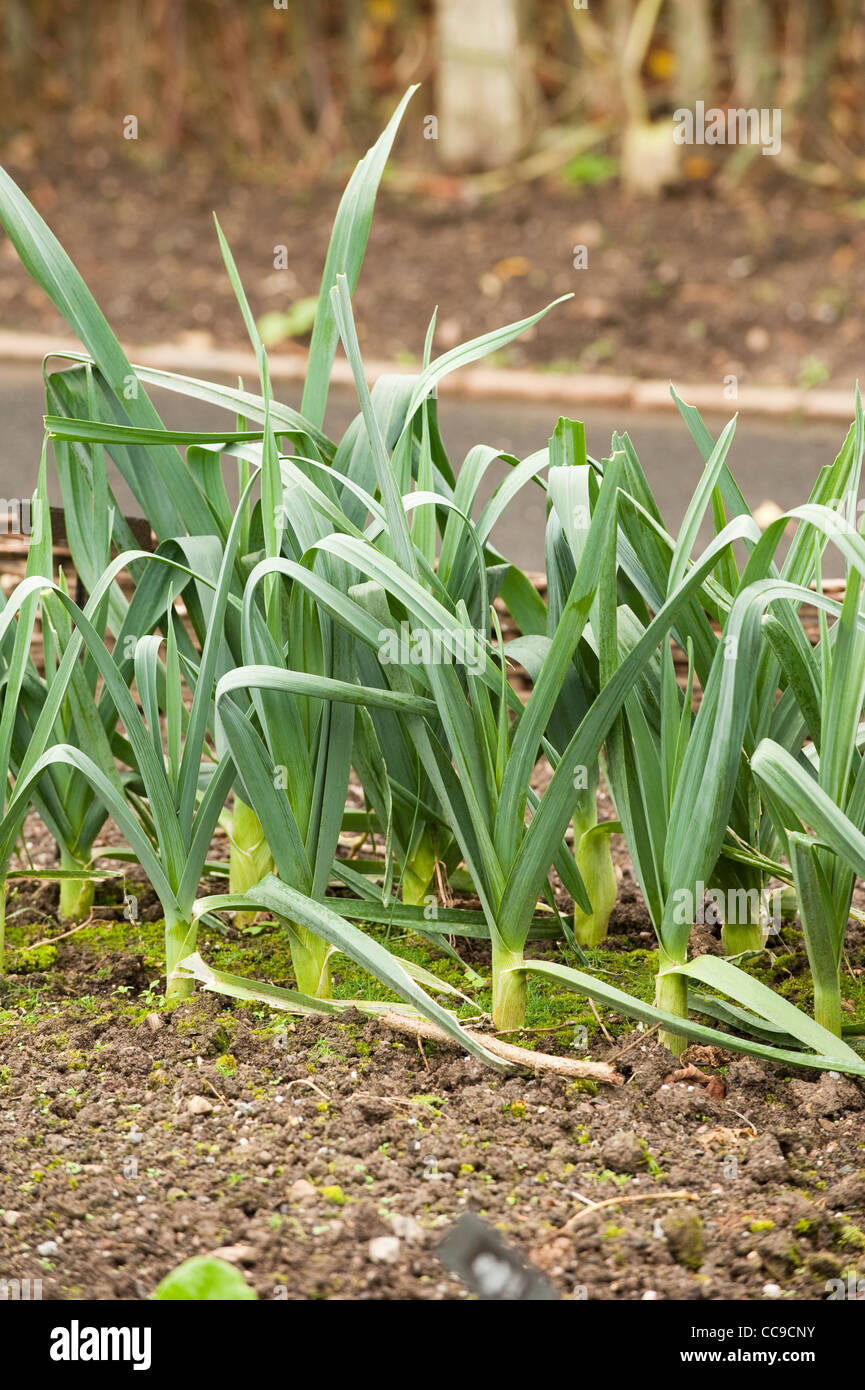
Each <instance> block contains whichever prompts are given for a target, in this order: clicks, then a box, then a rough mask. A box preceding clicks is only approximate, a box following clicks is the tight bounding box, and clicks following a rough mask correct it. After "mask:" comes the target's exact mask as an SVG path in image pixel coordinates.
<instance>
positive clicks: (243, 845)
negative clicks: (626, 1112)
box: [228, 795, 273, 927]
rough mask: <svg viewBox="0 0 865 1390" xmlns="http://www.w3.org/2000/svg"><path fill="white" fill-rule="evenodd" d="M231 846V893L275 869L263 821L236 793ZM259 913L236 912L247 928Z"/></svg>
mask: <svg viewBox="0 0 865 1390" xmlns="http://www.w3.org/2000/svg"><path fill="white" fill-rule="evenodd" d="M230 838H231V848H230V850H229V865H228V888H229V892H230V893H245V892H246V891H247V890H248V889H249V888H252V887H253V886H254V885H255V884H256V883H260V882H261V880H262V879H263V878H265V877H266V875H267V874H269V873H270V872H271V870H272V869H273V858H272V856H271V853H270V850H269V848H268V844H267V840H266V839H265V838H264V831H263V830H262V828H261V821H260V820H259V819H258V816H257V815H256V814H255V812H254V811H253V809H252V807H251V806H247V804H246V802H245V801H241V799H240V797H239V796H237V795H235V798H234V813H233V815H232V818H231V837H230ZM255 917H256V912H255V910H254V909H253V910H252V911H250V912H245V911H240V912H236V913H235V914H234V925H235V926H236V927H248V926H249V925H250V923H252V922H254V921H255Z"/></svg>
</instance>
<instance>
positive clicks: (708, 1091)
mask: <svg viewBox="0 0 865 1390" xmlns="http://www.w3.org/2000/svg"><path fill="white" fill-rule="evenodd" d="M53 891H54V892H56V889H54V890H53ZM39 892H40V893H41V894H42V895H43V898H44V899H45V901H46V903H47V902H48V900H49V899H50V896H51V892H52V890H51V889H50V888H48V889H46V888H43V889H41V890H39ZM96 966H98V967H99V969H98V970H97V969H96ZM154 973H155V972H153V971H152V970H149V969H148V968H147V967H146V966H145V965H144V963H143V962H142V959H141V957H140V956H138V957H136V955H135V954H134V953H124V952H119V951H114V952H104V953H102V954H101V955H99V954H97V957H96V959H94V954H93V950H92V948H87V949H85V948H84V947H82V946H80V945H78V944H77V942H76V938H75V937H74V936H73V937H70V938H67V939H66V940H65V941H61V942H59V944H58V954H57V960H56V965H55V966H53V967H52V969H51V971H50V973H49V974H48V976H47V978H46V979H44V981H43V983H44V984H45V986H46V988H45V989H44V990H43V992H42V995H41V1003H40V1008H39V1011H38V1013H37V1016H36V1019H32V1018H31V1019H30V1020H29V1021H28V1022H26V1023H25V1022H24V1021H23V1020H22V1023H21V1025H20V1026H18V1027H15V1028H13V1029H10V1028H5V1029H4V1030H3V1031H2V1034H0V1036H2V1039H3V1041H2V1056H0V1153H2V1162H0V1276H2V1277H4V1278H18V1279H25V1278H31V1279H34V1278H40V1279H41V1280H42V1284H43V1297H44V1298H46V1299H81V1298H97V1299H117V1298H120V1299H142V1298H146V1297H147V1296H148V1295H149V1294H150V1293H151V1291H152V1290H153V1289H154V1287H155V1286H156V1284H157V1283H158V1282H159V1280H160V1279H161V1278H162V1277H163V1276H164V1275H165V1274H166V1273H167V1272H168V1271H169V1270H171V1269H172V1268H173V1267H175V1266H176V1265H177V1264H179V1263H180V1262H181V1260H183V1259H184V1258H186V1257H188V1256H190V1255H193V1254H202V1253H205V1252H221V1254H222V1256H223V1257H224V1258H226V1259H228V1260H230V1261H232V1262H234V1263H235V1264H236V1265H238V1266H239V1267H240V1268H241V1269H242V1270H243V1272H244V1274H245V1275H246V1277H247V1279H248V1280H249V1282H250V1283H251V1284H252V1285H253V1286H254V1288H255V1289H256V1290H257V1292H258V1294H259V1296H260V1297H262V1298H266V1299H275V1298H276V1299H278V1298H286V1297H287V1298H289V1299H307V1298H335V1299H384V1298H387V1299H455V1298H460V1297H462V1296H465V1291H464V1290H463V1289H462V1288H461V1286H460V1284H459V1283H458V1282H456V1281H455V1280H454V1279H452V1278H450V1277H449V1276H447V1275H446V1274H445V1272H444V1271H443V1269H442V1267H441V1266H440V1264H439V1262H438V1260H437V1258H436V1247H437V1245H438V1243H439V1242H440V1240H441V1239H442V1236H443V1235H444V1233H445V1232H446V1231H447V1230H449V1229H450V1227H451V1225H452V1223H453V1222H454V1221H455V1219H456V1218H458V1217H459V1216H460V1215H461V1214H462V1213H464V1212H466V1211H474V1212H477V1213H479V1214H480V1215H481V1216H482V1217H484V1219H486V1220H487V1221H488V1222H490V1223H491V1224H493V1225H495V1226H496V1227H497V1228H498V1229H499V1230H500V1231H501V1232H502V1233H503V1234H504V1235H505V1236H506V1238H507V1239H508V1240H509V1241H510V1242H511V1243H512V1244H513V1245H515V1246H516V1247H517V1248H518V1249H519V1250H520V1251H521V1252H522V1253H523V1255H524V1256H525V1257H526V1258H529V1259H531V1260H533V1261H534V1262H535V1264H537V1265H538V1266H540V1267H541V1268H543V1269H544V1270H545V1272H546V1273H547V1275H548V1276H549V1278H550V1279H551V1281H552V1282H553V1284H554V1285H555V1286H556V1288H557V1289H558V1290H559V1291H560V1293H561V1295H562V1296H563V1297H565V1298H590V1299H640V1298H643V1297H657V1298H660V1299H695V1300H696V1299H709V1300H717V1299H746V1300H748V1299H758V1300H759V1299H771V1298H772V1297H778V1296H780V1294H779V1292H778V1290H782V1291H783V1294H784V1296H785V1297H787V1298H794V1299H825V1298H826V1297H827V1281H828V1280H830V1279H833V1278H839V1277H842V1275H844V1273H845V1272H846V1271H848V1270H849V1269H856V1268H857V1267H858V1269H863V1267H865V1248H863V1247H865V1236H863V1233H862V1227H863V1225H865V1114H863V1110H865V1090H863V1088H862V1087H861V1086H860V1085H859V1084H857V1083H855V1082H853V1081H851V1080H848V1079H842V1078H838V1077H837V1076H834V1075H825V1076H823V1077H822V1078H818V1077H817V1076H816V1074H813V1073H800V1074H797V1075H794V1076H790V1075H788V1074H786V1073H785V1072H784V1071H783V1070H781V1069H780V1068H777V1067H774V1066H769V1065H764V1064H761V1063H758V1062H755V1061H752V1060H750V1059H743V1058H733V1057H732V1056H731V1055H730V1054H724V1053H722V1052H720V1051H718V1050H716V1049H705V1048H691V1049H689V1051H688V1053H687V1054H686V1057H685V1059H684V1065H685V1066H687V1065H688V1064H695V1066H696V1072H694V1071H691V1072H688V1073H687V1074H686V1075H685V1076H684V1077H683V1078H682V1079H673V1075H672V1074H673V1073H675V1072H676V1071H677V1064H676V1063H675V1062H674V1060H673V1058H672V1056H671V1055H670V1054H669V1053H668V1052H667V1051H666V1050H665V1049H663V1048H662V1047H660V1046H659V1045H658V1043H657V1042H656V1041H655V1039H654V1038H647V1039H641V1038H640V1035H639V1034H633V1035H632V1036H631V1039H630V1044H631V1045H630V1046H627V1050H626V1051H624V1052H623V1051H622V1047H623V1044H622V1042H621V1040H619V1041H618V1042H617V1043H616V1044H615V1046H613V1047H609V1046H606V1045H604V1044H603V1043H599V1044H598V1045H595V1044H594V1043H593V1046H592V1056H593V1057H595V1058H597V1059H601V1058H602V1057H604V1056H605V1055H609V1056H618V1066H619V1068H620V1070H621V1072H622V1074H623V1075H624V1076H625V1077H626V1083H625V1084H624V1085H622V1086H621V1087H618V1088H611V1087H603V1088H601V1089H600V1090H598V1092H597V1094H594V1095H593V1094H591V1088H590V1087H589V1088H587V1087H586V1084H585V1083H576V1084H575V1083H573V1082H568V1081H567V1080H564V1079H561V1078H553V1077H550V1076H546V1075H543V1074H541V1075H538V1076H537V1077H536V1078H526V1077H513V1078H502V1077H498V1076H496V1075H494V1074H493V1073H491V1072H489V1071H488V1070H486V1069H485V1068H484V1067H483V1066H482V1065H481V1064H479V1063H476V1062H475V1061H473V1060H469V1059H467V1058H465V1057H462V1056H460V1055H459V1054H458V1053H456V1052H454V1051H451V1050H449V1049H447V1048H439V1047H438V1046H437V1045H435V1044H426V1045H425V1050H424V1051H423V1052H422V1051H421V1050H420V1049H419V1048H418V1047H417V1046H415V1045H414V1044H413V1043H412V1042H410V1041H408V1040H406V1039H404V1038H397V1037H396V1036H395V1035H394V1034H392V1033H391V1032H389V1031H388V1030H387V1029H386V1028H385V1027H384V1026H383V1025H381V1024H379V1023H376V1022H369V1021H366V1020H365V1019H364V1018H363V1017H362V1016H361V1015H360V1014H359V1013H357V1012H356V1011H353V1012H352V1013H351V1014H346V1015H344V1016H342V1018H341V1019H340V1020H339V1021H337V1022H332V1021H324V1020H322V1021H307V1020H302V1021H298V1022H296V1023H291V1022H289V1023H287V1025H286V1031H285V1032H284V1033H282V1034H280V1035H274V1033H273V1032H272V1031H269V1030H268V1024H269V1019H268V1017H267V1015H266V1014H265V1013H263V1012H262V1011H258V1012H253V1011H252V1010H251V1009H250V1008H248V1007H247V1006H244V1005H238V1006H236V1007H232V1005H231V1001H226V1000H223V999H219V998H217V997H216V996H213V995H207V994H201V995H198V996H197V997H196V998H195V999H194V1000H192V1001H191V1002H190V1003H188V1004H186V1005H183V1006H182V1007H181V1008H180V1009H179V1010H178V1011H177V1012H176V1013H175V1014H174V1015H173V1016H169V1015H166V1014H164V1013H163V1014H155V1013H154V1014H152V1015H151V1017H150V1019H148V1018H146V1017H143V1011H142V1010H139V1013H138V1014H137V1016H136V1015H135V1013H134V1010H131V1009H130V1006H131V1005H134V1004H135V1003H136V1001H137V1000H138V995H139V992H140V991H141V990H143V989H145V988H146V986H147V984H148V983H149V982H150V980H151V979H152V978H153V976H154ZM28 980H29V982H30V983H36V981H35V980H34V977H33V976H30V977H28ZM21 983H22V980H21V979H19V978H16V977H15V976H13V977H11V979H10V981H9V984H8V985H7V987H6V990H5V998H0V1005H2V1006H5V1007H9V1006H10V1004H11V1005H12V1007H14V1002H13V1001H14V999H15V998H16V997H17V987H18V986H19V985H20V984H21ZM118 987H120V988H118ZM85 995H86V996H88V997H89V998H90V1000H91V1001H92V1003H91V1006H90V1007H89V1009H88V1010H87V1011H86V1012H85V1013H84V1016H82V1009H81V1008H80V1000H81V998H82V996H85ZM534 1041H535V1045H536V1046H538V1047H539V1048H540V1049H542V1050H543V1049H545V1048H549V1049H551V1050H552V1049H555V1048H556V1046H557V1044H556V1043H555V1042H554V1041H552V1039H551V1036H550V1035H541V1036H540V1037H536V1038H535V1040H534ZM619 1054H621V1055H619ZM681 1065H682V1064H678V1066H681ZM710 1078H716V1080H715V1081H714V1083H713V1084H711V1085H710V1084H709V1079H710ZM722 1092H726V1093H725V1094H721V1093H722ZM682 1193H685V1194H687V1197H686V1198H682V1197H681V1196H676V1195H675V1194H682ZM635 1199H639V1200H635ZM644 1199H645V1200H644ZM588 1203H597V1204H599V1205H598V1207H597V1209H596V1210H595V1209H590V1208H589V1206H588ZM604 1203H607V1204H608V1205H601V1204H604ZM579 1213H585V1214H584V1215H582V1216H581V1217H580V1219H579V1221H578V1222H577V1223H576V1224H573V1225H572V1226H571V1227H570V1228H569V1230H568V1231H567V1233H566V1234H563V1235H557V1234H556V1233H557V1231H558V1230H559V1229H560V1228H562V1227H563V1226H564V1225H565V1223H566V1222H568V1221H570V1220H571V1218H573V1217H574V1216H575V1215H577V1214H579ZM382 1237H389V1238H390V1239H386V1240H384V1241H382V1239H381V1238H382Z"/></svg>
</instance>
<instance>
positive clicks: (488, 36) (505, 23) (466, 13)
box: [435, 0, 522, 169]
mask: <svg viewBox="0 0 865 1390" xmlns="http://www.w3.org/2000/svg"><path fill="white" fill-rule="evenodd" d="M436 24H437V48H438V81H437V111H436V113H435V115H436V118H437V121H438V132H437V133H438V141H439V153H440V156H441V160H442V163H443V164H444V165H445V166H446V167H447V168H449V169H470V168H482V169H492V168H500V167H501V166H502V165H503V164H509V163H510V162H511V161H512V160H513V159H514V158H515V157H516V155H517V154H518V152H519V149H520V146H521V144H522V111H521V100H520V52H519V26H518V23H517V0H472V2H471V4H466V3H465V0H436Z"/></svg>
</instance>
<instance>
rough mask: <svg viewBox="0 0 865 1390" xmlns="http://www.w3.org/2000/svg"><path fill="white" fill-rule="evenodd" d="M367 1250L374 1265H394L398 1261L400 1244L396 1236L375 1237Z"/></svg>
mask: <svg viewBox="0 0 865 1390" xmlns="http://www.w3.org/2000/svg"><path fill="white" fill-rule="evenodd" d="M367 1248H368V1250H369V1257H370V1259H371V1260H372V1261H373V1263H374V1264H380V1265H395V1264H396V1262H397V1260H398V1259H399V1255H400V1242H399V1241H398V1240H397V1238H396V1236H375V1238H374V1239H373V1240H371V1241H370V1243H369V1245H368V1247H367Z"/></svg>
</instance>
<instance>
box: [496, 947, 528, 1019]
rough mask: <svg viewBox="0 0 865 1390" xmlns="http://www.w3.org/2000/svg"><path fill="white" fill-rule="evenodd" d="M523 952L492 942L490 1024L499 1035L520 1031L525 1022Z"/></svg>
mask: <svg viewBox="0 0 865 1390" xmlns="http://www.w3.org/2000/svg"><path fill="white" fill-rule="evenodd" d="M523 961H524V957H523V953H522V951H512V950H511V949H510V947H508V946H505V945H503V944H501V943H498V942H496V941H493V1023H494V1024H495V1026H496V1028H497V1029H498V1030H499V1032H502V1033H507V1032H510V1031H511V1030H512V1029H516V1028H522V1027H523V1025H524V1024H525V1021H526V973H525V970H524V969H523Z"/></svg>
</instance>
